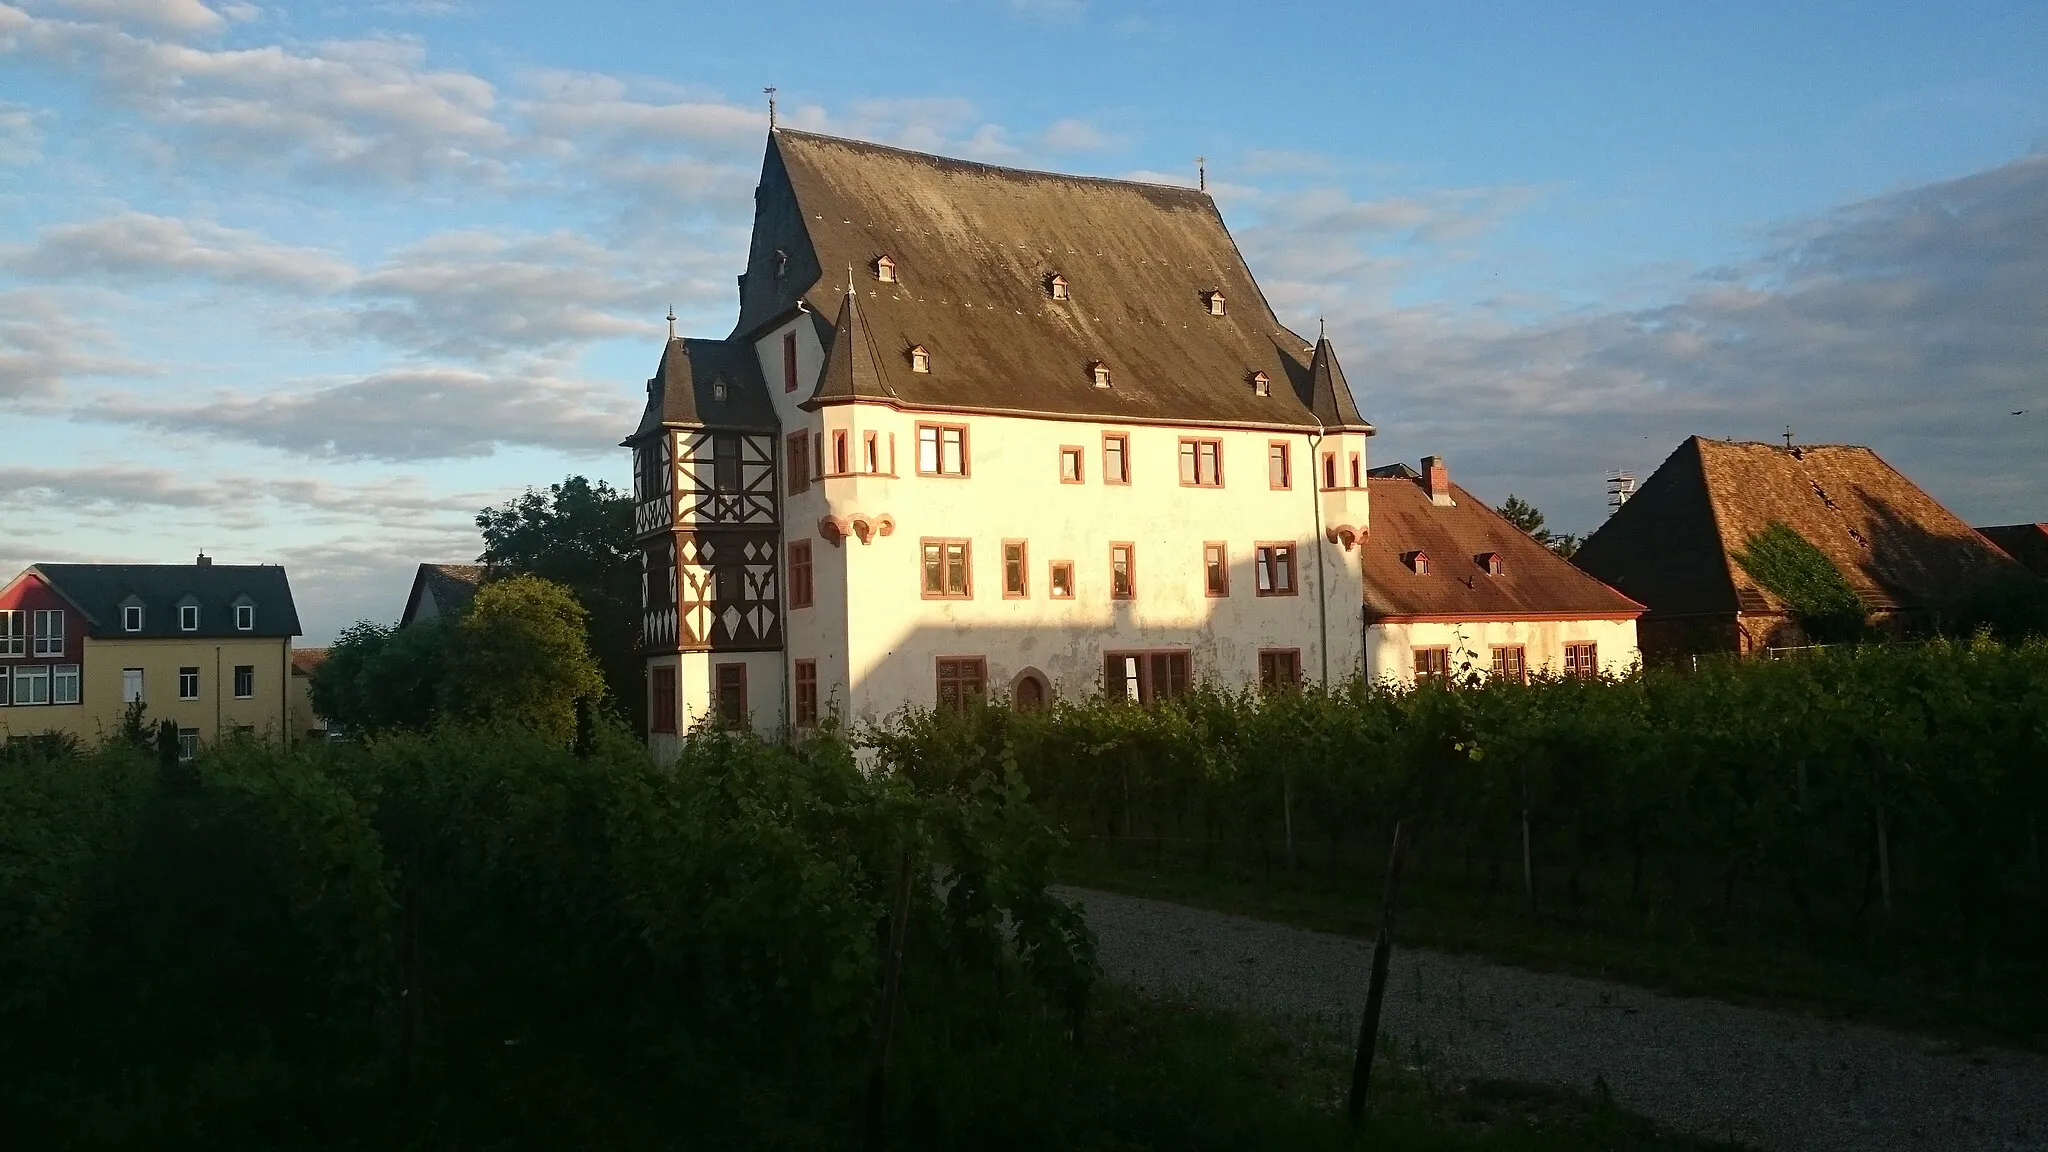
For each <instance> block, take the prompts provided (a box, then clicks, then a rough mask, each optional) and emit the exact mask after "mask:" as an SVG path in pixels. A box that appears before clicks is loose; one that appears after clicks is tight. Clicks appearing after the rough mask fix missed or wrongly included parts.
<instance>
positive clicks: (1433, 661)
mask: <svg viewBox="0 0 2048 1152" xmlns="http://www.w3.org/2000/svg"><path fill="white" fill-rule="evenodd" d="M1408 651H1409V658H1410V663H1411V664H1412V666H1413V671H1414V675H1415V679H1417V680H1442V681H1445V682H1449V680H1450V678H1451V648H1450V645H1448V644H1429V645H1425V646H1423V647H1420V648H1410V649H1409V650H1408Z"/></svg>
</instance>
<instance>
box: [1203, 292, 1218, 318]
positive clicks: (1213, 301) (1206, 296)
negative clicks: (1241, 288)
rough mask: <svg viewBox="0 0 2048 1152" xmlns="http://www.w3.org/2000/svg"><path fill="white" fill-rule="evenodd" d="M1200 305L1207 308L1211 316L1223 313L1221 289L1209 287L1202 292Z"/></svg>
mask: <svg viewBox="0 0 2048 1152" xmlns="http://www.w3.org/2000/svg"><path fill="white" fill-rule="evenodd" d="M1202 306H1203V307H1205V308H1207V309H1208V310H1209V315H1211V316H1221V315H1223V293H1222V291H1220V290H1219V289H1215V288H1211V289H1209V290H1208V291H1207V292H1204V293H1202Z"/></svg>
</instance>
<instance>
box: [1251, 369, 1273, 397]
mask: <svg viewBox="0 0 2048 1152" xmlns="http://www.w3.org/2000/svg"><path fill="white" fill-rule="evenodd" d="M1247 379H1249V380H1250V381H1251V383H1252V395H1254V396H1271V395H1272V394H1273V381H1272V380H1271V379H1270V378H1268V377H1267V375H1266V374H1265V373H1264V372H1254V373H1252V374H1251V375H1250V376H1249V377H1247Z"/></svg>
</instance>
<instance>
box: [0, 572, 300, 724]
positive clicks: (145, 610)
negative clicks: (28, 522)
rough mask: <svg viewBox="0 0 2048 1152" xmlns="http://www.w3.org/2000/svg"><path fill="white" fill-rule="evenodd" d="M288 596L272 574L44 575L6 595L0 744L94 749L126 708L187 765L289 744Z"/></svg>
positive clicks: (0, 625)
mask: <svg viewBox="0 0 2048 1152" xmlns="http://www.w3.org/2000/svg"><path fill="white" fill-rule="evenodd" d="M298 634H299V616H298V610H297V608H296V607H295V606H294V605H293V603H292V592H291V583H290V581H289V580H287V579H286V577H285V571H284V569H283V568H281V567H279V566H277V565H275V564H246V565H244V564H215V563H213V562H212V561H211V560H210V559H208V558H207V557H206V556H203V555H202V556H200V557H199V559H198V562H197V563H194V564H41V565H36V566H34V567H31V568H28V569H26V570H24V571H23V572H22V573H21V574H20V575H18V576H16V577H15V578H14V579H13V580H12V581H10V582H9V583H8V584H7V585H6V586H5V587H4V588H0V740H4V739H14V738H19V737H26V736H35V735H42V734H52V733H62V734H70V735H73V736H77V737H79V738H80V739H83V740H87V741H91V740H97V739H99V738H100V737H101V736H102V735H105V734H110V733H112V732H114V731H116V730H117V729H119V727H120V726H121V721H122V718H123V716H124V715H125V714H126V712H127V711H128V708H129V707H130V705H131V704H133V703H136V702H140V703H141V704H142V706H143V709H144V716H145V719H146V720H147V721H148V722H149V723H151V724H156V723H160V722H161V721H164V720H170V721H172V722H174V723H175V724H176V725H177V726H178V736H179V741H180V743H181V745H182V746H183V748H184V750H185V754H186V755H188V756H189V755H191V754H193V753H194V752H196V751H197V750H198V748H199V746H200V745H201V744H202V743H206V742H210V741H212V740H215V739H218V738H220V737H222V736H224V735H228V734H234V733H244V734H249V735H255V736H261V737H265V738H269V739H289V738H291V737H292V735H293V729H292V726H291V723H290V717H289V713H288V708H289V701H290V694H289V692H288V686H289V684H290V680H291V664H292V637H294V636H296V635H298Z"/></svg>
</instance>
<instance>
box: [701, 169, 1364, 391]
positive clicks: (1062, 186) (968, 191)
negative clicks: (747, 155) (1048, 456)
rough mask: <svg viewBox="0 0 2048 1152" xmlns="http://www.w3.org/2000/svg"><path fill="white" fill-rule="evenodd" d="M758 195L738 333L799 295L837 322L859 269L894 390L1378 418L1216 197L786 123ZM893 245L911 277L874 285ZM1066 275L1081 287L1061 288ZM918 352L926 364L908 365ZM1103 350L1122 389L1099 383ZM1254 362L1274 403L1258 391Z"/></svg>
mask: <svg viewBox="0 0 2048 1152" xmlns="http://www.w3.org/2000/svg"><path fill="white" fill-rule="evenodd" d="M755 207H756V211H755V222H754V239H753V247H752V251H751V252H750V254H749V257H748V263H747V272H746V275H745V277H744V278H743V281H742V285H741V291H740V304H741V307H740V319H739V323H738V326H737V328H736V329H735V332H734V338H735V339H739V338H741V337H745V336H748V335H751V334H752V333H754V332H756V331H759V330H760V329H761V328H763V327H764V326H766V325H768V324H770V323H773V322H778V321H780V320H782V319H784V318H786V317H787V316H789V315H790V314H791V310H792V309H794V308H795V307H797V305H798V304H799V303H800V302H801V303H802V304H804V305H805V306H807V307H808V308H810V310H811V311H812V312H813V313H814V314H816V315H817V316H819V317H823V316H840V315H842V314H843V313H844V312H845V308H844V303H843V302H844V299H845V296H846V292H847V284H848V280H849V276H848V273H849V271H850V272H851V273H852V277H851V279H852V281H853V284H854V289H855V290H856V291H857V292H858V293H859V294H860V307H859V312H858V316H859V324H860V325H861V326H862V327H864V328H865V330H866V331H867V333H868V338H867V344H868V345H869V348H870V351H869V352H868V353H867V354H865V355H862V356H857V357H855V358H854V359H855V360H856V361H864V362H871V364H872V367H873V369H874V374H875V376H876V381H875V389H876V393H875V394H881V395H887V396H888V397H890V398H891V399H892V400H893V401H894V402H897V403H900V404H903V405H906V406H910V407H928V408H941V409H945V408H951V409H964V410H979V411H1009V412H1024V413H1034V414H1039V413H1042V414H1053V415H1073V416H1085V417H1092V418H1100V419H1107V420H1120V419H1121V420H1160V421H1170V422H1214V423H1232V424H1244V425H1253V426H1272V427H1285V428H1290V429H1306V428H1311V427H1314V426H1315V423H1316V416H1317V414H1318V413H1321V414H1323V415H1324V419H1323V424H1324V425H1325V426H1326V427H1336V426H1348V427H1356V428H1365V427H1367V426H1366V425H1365V422H1364V421H1363V420H1362V419H1360V418H1359V417H1358V414H1357V408H1356V405H1355V404H1354V403H1353V402H1352V401H1351V399H1350V397H1349V395H1348V393H1347V394H1344V395H1337V394H1334V393H1333V394H1329V395H1318V394H1317V392H1316V388H1317V386H1318V384H1319V383H1320V385H1321V387H1322V388H1324V389H1326V390H1327V389H1331V388H1340V389H1341V388H1343V387H1344V384H1343V373H1342V370H1341V369H1340V368H1338V367H1337V364H1336V360H1335V356H1334V353H1330V354H1328V355H1326V356H1325V357H1324V358H1323V365H1322V367H1321V368H1320V369H1318V370H1312V367H1313V365H1312V360H1313V359H1314V355H1313V354H1314V352H1315V349H1314V348H1313V347H1312V346H1311V343H1310V342H1309V341H1308V340H1305V339H1303V338H1302V337H1301V336H1300V335H1298V334H1296V333H1294V332H1292V331H1289V330H1288V329H1287V328H1286V327H1284V326H1283V325H1282V324H1281V323H1280V321H1279V320H1278V319H1277V318H1276V317H1275V316H1274V315H1273V311H1272V309H1271V308H1270V307H1269V306H1268V305H1267V303H1266V300H1265V298H1264V296H1263V295H1262V294H1261V293H1260V291H1259V287H1258V285H1257V283H1256V282H1254V281H1253V279H1252V275H1251V271H1250V270H1249V269H1248V268H1246V266H1245V263H1244V259H1243V257H1242V256H1241V255H1239V253H1238V251H1237V246H1236V244H1235V243H1234V242H1233V241H1232V240H1231V238H1230V233H1229V232H1228V231H1227V230H1225V228H1224V226H1223V219H1222V217H1221V216H1220V215H1219V214H1218V213H1217V210H1216V205H1215V202H1214V201H1213V200H1211V199H1210V198H1209V196H1208V195H1207V194H1206V193H1202V192H1196V191H1193V190H1191V189H1185V188H1172V187H1166V186H1162V185H1154V184H1142V183H1137V182H1133V181H1127V180H1101V179H1090V178H1085V177H1078V176H1062V175H1055V174H1051V173H1045V172H1028V171H1022V170H1018V169H1011V168H999V167H994V166H991V165H986V164H972V163H968V162H965V161H960V160H949V159H945V158H942V157H937V156H928V155H925V154H922V153H917V152H907V151H903V150H901V149H896V148H885V147H882V146H879V145H874V144H865V143H859V142H855V141H851V140H840V139H835V138H833V137H829V136H817V135H812V134H810V133H804V132H793V131H790V130H788V129H782V130H780V131H777V132H775V133H773V134H772V135H771V136H770V138H769V143H768V150H767V155H766V157H765V159H764V161H763V164H762V173H761V184H760V187H759V188H758V189H757V191H756V201H755ZM883 255H887V256H889V257H890V258H891V259H892V260H893V261H894V263H895V270H896V275H897V277H898V282H896V283H884V282H880V281H878V280H877V279H876V277H875V275H874V271H873V269H874V265H875V261H876V259H877V258H878V257H880V256H883ZM1055 273H1058V274H1060V275H1062V276H1064V277H1065V278H1066V282H1067V285H1068V289H1069V292H1070V298H1069V299H1065V300H1059V299H1054V298H1053V297H1052V295H1051V293H1050V292H1048V291H1047V288H1046V285H1047V282H1048V281H1049V279H1050V277H1051V276H1052V275H1053V274H1055ZM1212 291H1216V292H1221V293H1222V294H1223V296H1224V301H1225V306H1224V314H1223V315H1221V316H1212V315H1210V314H1209V311H1208V308H1207V306H1206V304H1205V294H1206V293H1209V292H1212ZM835 342H836V341H835ZM913 345H923V346H924V347H925V348H926V349H928V350H929V352H930V354H931V362H930V371H929V372H912V371H911V369H910V363H909V358H908V355H907V353H908V350H909V349H910V348H911V347H912V346H913ZM1094 361H1101V362H1102V363H1104V364H1105V365H1107V366H1108V368H1109V370H1110V381H1111V383H1110V386H1109V387H1107V388H1098V387H1095V386H1094V381H1093V379H1092V378H1091V374H1090V371H1089V365H1090V364H1091V363H1092V362H1094ZM829 363H831V361H828V364H829ZM1259 371H1263V372H1265V373H1266V374H1267V375H1268V377H1269V379H1270V380H1271V381H1272V382H1273V386H1272V389H1271V393H1272V394H1271V395H1269V396H1259V395H1257V393H1256V391H1255V390H1254V388H1253V387H1252V385H1251V382H1250V377H1251V375H1252V374H1253V373H1254V372H1259ZM809 383H810V382H805V385H806V395H807V396H808V395H809V393H808V386H809ZM1283 384H1284V385H1285V386H1283ZM834 386H835V387H836V386H837V382H834ZM833 395H835V394H834V393H832V392H825V393H821V396H822V397H823V398H831V397H832V396H833Z"/></svg>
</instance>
